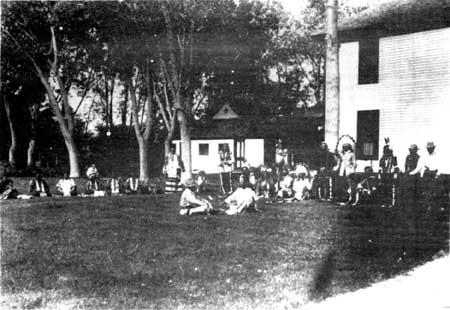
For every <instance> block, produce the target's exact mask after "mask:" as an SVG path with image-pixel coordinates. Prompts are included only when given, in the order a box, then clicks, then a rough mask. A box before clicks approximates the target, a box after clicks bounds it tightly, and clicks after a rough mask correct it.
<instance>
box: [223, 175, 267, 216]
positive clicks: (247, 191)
mask: <svg viewBox="0 0 450 310" xmlns="http://www.w3.org/2000/svg"><path fill="white" fill-rule="evenodd" d="M260 198H261V196H257V195H256V193H255V192H254V191H253V189H252V185H251V184H250V182H248V180H246V178H245V176H244V175H243V174H242V175H241V176H240V177H239V187H238V188H237V189H236V190H235V191H234V192H233V193H232V194H231V195H230V196H228V197H227V199H225V201H224V203H225V204H226V206H227V207H228V210H226V211H225V213H226V214H228V215H233V214H238V213H242V212H244V211H246V210H248V209H251V208H253V209H254V210H255V211H260V210H259V209H258V206H257V203H258V200H259V199H260Z"/></svg>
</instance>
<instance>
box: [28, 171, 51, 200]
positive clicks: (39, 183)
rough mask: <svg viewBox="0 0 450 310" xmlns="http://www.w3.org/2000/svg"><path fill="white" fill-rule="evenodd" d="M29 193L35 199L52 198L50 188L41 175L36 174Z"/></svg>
mask: <svg viewBox="0 0 450 310" xmlns="http://www.w3.org/2000/svg"><path fill="white" fill-rule="evenodd" d="M28 192H29V193H30V195H31V196H34V197H50V196H51V194H50V188H49V187H48V185H47V182H45V180H44V179H43V178H42V176H41V174H40V173H39V172H38V173H36V177H35V178H34V179H33V180H31V181H30V185H29V188H28Z"/></svg>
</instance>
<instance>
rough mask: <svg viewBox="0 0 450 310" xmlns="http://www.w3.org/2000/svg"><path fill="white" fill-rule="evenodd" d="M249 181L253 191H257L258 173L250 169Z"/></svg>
mask: <svg viewBox="0 0 450 310" xmlns="http://www.w3.org/2000/svg"><path fill="white" fill-rule="evenodd" d="M248 181H249V182H250V185H251V187H252V189H253V190H254V191H255V190H256V187H257V185H258V178H257V171H256V170H255V169H250V173H249V174H248Z"/></svg>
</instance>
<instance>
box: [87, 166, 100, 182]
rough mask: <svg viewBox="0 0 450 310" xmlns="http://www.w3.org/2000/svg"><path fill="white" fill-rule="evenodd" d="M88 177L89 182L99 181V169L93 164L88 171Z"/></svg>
mask: <svg viewBox="0 0 450 310" xmlns="http://www.w3.org/2000/svg"><path fill="white" fill-rule="evenodd" d="M86 176H87V177H88V179H89V180H91V179H97V178H98V176H99V174H98V170H97V167H96V166H95V165H94V164H91V165H90V166H89V167H88V168H87V170H86Z"/></svg>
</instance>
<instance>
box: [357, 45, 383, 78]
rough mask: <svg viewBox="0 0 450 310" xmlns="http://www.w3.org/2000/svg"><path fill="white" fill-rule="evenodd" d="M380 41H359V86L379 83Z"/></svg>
mask: <svg viewBox="0 0 450 310" xmlns="http://www.w3.org/2000/svg"><path fill="white" fill-rule="evenodd" d="M378 58H379V40H378V39H367V40H361V41H359V66H358V84H375V83H378Z"/></svg>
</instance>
